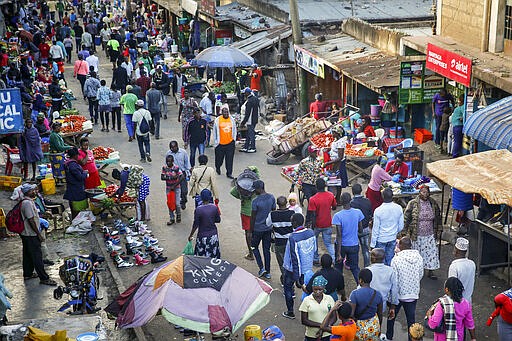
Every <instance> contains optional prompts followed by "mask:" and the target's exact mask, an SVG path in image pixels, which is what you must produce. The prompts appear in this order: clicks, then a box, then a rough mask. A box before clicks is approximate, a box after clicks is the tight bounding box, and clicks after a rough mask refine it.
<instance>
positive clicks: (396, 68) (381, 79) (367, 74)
mask: <svg viewBox="0 0 512 341" xmlns="http://www.w3.org/2000/svg"><path fill="white" fill-rule="evenodd" d="M338 68H339V69H340V70H341V72H342V73H343V74H344V75H345V76H347V77H349V78H352V79H353V80H355V81H357V82H358V83H361V84H362V85H364V86H366V87H367V88H368V89H371V90H373V91H375V92H378V93H382V91H383V89H386V88H398V85H399V84H400V60H399V59H398V58H397V57H393V56H388V55H386V54H383V53H374V54H371V55H369V56H364V57H360V58H356V59H352V60H347V61H344V62H341V63H339V64H338Z"/></svg>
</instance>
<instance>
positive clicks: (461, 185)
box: [427, 149, 512, 206]
mask: <svg viewBox="0 0 512 341" xmlns="http://www.w3.org/2000/svg"><path fill="white" fill-rule="evenodd" d="M427 169H428V171H429V172H430V174H432V175H433V176H435V177H436V178H438V179H439V180H441V181H443V182H444V183H446V184H448V185H450V186H452V187H455V188H457V189H458V190H460V191H462V192H465V193H478V194H480V195H481V196H482V197H484V198H485V199H487V201H488V202H489V204H494V205H503V204H504V205H508V206H512V186H511V184H510V179H512V153H511V152H510V151H508V150H506V149H500V150H490V151H486V152H481V153H476V154H470V155H465V156H462V157H459V158H456V159H449V160H441V161H436V162H431V163H428V164H427Z"/></svg>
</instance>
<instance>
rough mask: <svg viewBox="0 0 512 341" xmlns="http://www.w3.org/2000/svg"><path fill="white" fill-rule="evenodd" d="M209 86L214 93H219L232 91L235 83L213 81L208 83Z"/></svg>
mask: <svg viewBox="0 0 512 341" xmlns="http://www.w3.org/2000/svg"><path fill="white" fill-rule="evenodd" d="M210 86H211V88H212V91H213V92H215V93H216V94H220V93H222V92H224V93H226V94H230V93H234V92H235V83H234V82H226V81H224V82H221V81H217V82H213V84H211V83H210Z"/></svg>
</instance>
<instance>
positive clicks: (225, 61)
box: [191, 46, 254, 68]
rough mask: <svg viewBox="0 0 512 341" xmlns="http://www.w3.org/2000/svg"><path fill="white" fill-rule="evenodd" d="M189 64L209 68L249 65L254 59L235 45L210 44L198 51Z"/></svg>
mask: <svg viewBox="0 0 512 341" xmlns="http://www.w3.org/2000/svg"><path fill="white" fill-rule="evenodd" d="M191 64H192V65H198V66H208V67H209V68H215V67H236V66H251V65H252V64H254V59H253V58H252V57H251V56H249V55H248V54H247V53H245V52H243V51H241V50H239V49H237V48H235V47H231V46H212V47H209V48H207V49H205V50H203V51H202V52H201V53H199V54H198V55H197V56H196V57H195V58H194V59H192V61H191Z"/></svg>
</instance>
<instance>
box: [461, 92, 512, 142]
mask: <svg viewBox="0 0 512 341" xmlns="http://www.w3.org/2000/svg"><path fill="white" fill-rule="evenodd" d="M463 132H464V134H466V135H468V136H470V137H472V138H474V139H475V140H478V141H480V142H482V143H484V144H486V145H487V146H489V147H491V148H493V149H508V150H510V151H512V96H509V97H506V98H503V99H502V100H499V101H497V102H495V103H493V104H491V105H489V106H487V107H485V108H483V109H481V110H478V111H476V112H474V113H473V114H472V115H471V116H470V117H469V118H468V119H467V120H466V123H464V129H463Z"/></svg>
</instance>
